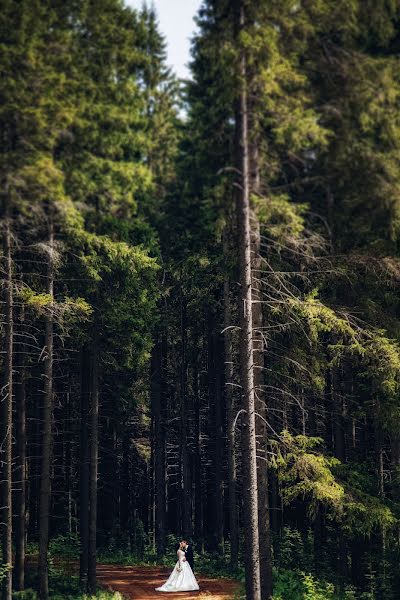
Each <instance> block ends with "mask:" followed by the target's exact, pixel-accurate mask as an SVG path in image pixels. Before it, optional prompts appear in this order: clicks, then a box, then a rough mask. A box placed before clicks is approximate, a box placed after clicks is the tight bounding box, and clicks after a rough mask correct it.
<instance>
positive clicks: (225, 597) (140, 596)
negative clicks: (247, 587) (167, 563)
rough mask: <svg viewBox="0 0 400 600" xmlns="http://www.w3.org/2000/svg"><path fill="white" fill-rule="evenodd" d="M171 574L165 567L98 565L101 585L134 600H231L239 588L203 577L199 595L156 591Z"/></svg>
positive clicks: (231, 583) (230, 581)
mask: <svg viewBox="0 0 400 600" xmlns="http://www.w3.org/2000/svg"><path fill="white" fill-rule="evenodd" d="M169 573H170V570H169V569H166V568H165V567H129V566H119V565H98V566H97V577H98V582H99V584H100V585H102V586H103V587H105V588H108V589H110V590H114V591H116V592H120V594H122V596H123V597H124V598H129V599H130V600H160V598H164V597H167V598H168V600H174V599H175V598H179V599H180V600H192V599H193V598H201V599H203V598H209V599H211V598H212V599H213V600H231V598H233V596H234V595H235V593H236V592H237V591H238V589H239V587H240V586H239V584H238V583H237V582H236V581H233V580H229V579H212V578H210V577H199V578H198V582H199V586H200V591H199V592H179V593H176V594H171V593H168V594H163V593H161V592H156V591H155V588H156V587H159V586H160V585H162V584H163V583H164V581H165V580H166V579H167V577H168V575H169Z"/></svg>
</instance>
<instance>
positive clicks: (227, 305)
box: [224, 235, 239, 570]
mask: <svg viewBox="0 0 400 600" xmlns="http://www.w3.org/2000/svg"><path fill="white" fill-rule="evenodd" d="M224 245H225V252H224V253H225V256H227V255H228V249H227V235H225V236H224ZM231 326H232V316H231V300H230V285H229V275H228V273H225V276H224V354H225V404H226V420H227V430H228V496H229V532H230V543H231V567H232V569H234V570H236V569H237V567H238V558H239V524H238V510H237V490H236V485H237V482H236V449H235V416H236V414H235V404H234V394H233V387H232V385H233V351H232V329H230V328H231Z"/></svg>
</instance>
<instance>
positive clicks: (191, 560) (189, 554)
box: [185, 544, 194, 572]
mask: <svg viewBox="0 0 400 600" xmlns="http://www.w3.org/2000/svg"><path fill="white" fill-rule="evenodd" d="M185 556H186V560H187V561H188V563H189V565H190V567H191V569H192V571H193V572H194V556H193V548H192V544H189V545H188V547H187V550H186V552H185Z"/></svg>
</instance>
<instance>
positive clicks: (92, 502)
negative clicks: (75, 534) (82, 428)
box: [88, 334, 99, 594]
mask: <svg viewBox="0 0 400 600" xmlns="http://www.w3.org/2000/svg"><path fill="white" fill-rule="evenodd" d="M95 335H96V334H95ZM92 352H93V354H92V360H93V366H92V386H91V387H92V389H91V403H90V419H89V420H90V475H89V506H90V512H89V539H88V555H89V556H88V592H89V593H90V594H95V593H96V587H97V580H96V557H97V473H98V435H99V432H98V420H99V365H98V361H99V356H98V341H97V339H96V340H95V342H94V344H93V351H92Z"/></svg>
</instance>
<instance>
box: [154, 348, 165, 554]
mask: <svg viewBox="0 0 400 600" xmlns="http://www.w3.org/2000/svg"><path fill="white" fill-rule="evenodd" d="M163 346H164V344H162V342H161V341H160V340H158V341H157V342H156V343H155V344H154V348H153V353H152V361H151V400H152V411H153V420H154V441H153V444H154V477H155V486H154V491H155V540H156V549H157V556H158V557H159V558H161V557H162V556H163V555H164V554H165V544H166V509H165V507H166V497H165V485H166V482H165V426H164V421H163V411H162V375H163V373H162V371H163V356H162V350H163Z"/></svg>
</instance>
